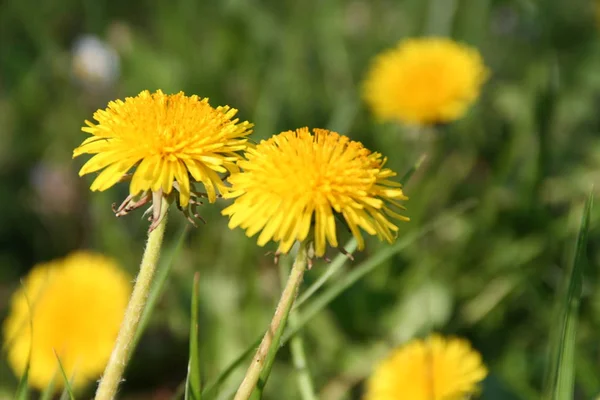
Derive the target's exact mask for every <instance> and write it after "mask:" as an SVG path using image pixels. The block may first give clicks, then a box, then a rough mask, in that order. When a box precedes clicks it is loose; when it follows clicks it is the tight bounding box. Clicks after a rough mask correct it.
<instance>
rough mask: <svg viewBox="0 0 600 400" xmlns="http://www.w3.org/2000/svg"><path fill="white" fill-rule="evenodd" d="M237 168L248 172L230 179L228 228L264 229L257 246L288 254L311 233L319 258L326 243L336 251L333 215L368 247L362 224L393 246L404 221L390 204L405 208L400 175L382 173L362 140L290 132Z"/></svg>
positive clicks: (254, 150) (252, 232) (252, 151)
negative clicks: (273, 244) (270, 245)
mask: <svg viewBox="0 0 600 400" xmlns="http://www.w3.org/2000/svg"><path fill="white" fill-rule="evenodd" d="M245 155H246V157H247V160H242V161H240V162H239V163H238V165H239V166H240V168H241V169H242V170H243V172H240V173H238V174H234V175H232V176H231V177H230V178H229V182H230V183H231V185H232V188H231V192H230V193H229V194H227V195H226V197H230V198H235V201H234V203H233V204H232V205H231V206H229V207H227V208H226V209H225V210H223V214H224V215H228V216H230V221H229V227H230V228H232V229H233V228H235V227H237V226H241V227H242V228H243V229H245V230H246V234H247V235H248V236H253V235H255V234H256V233H257V232H259V231H261V230H262V232H261V234H260V235H259V237H258V244H259V246H264V245H265V244H266V243H267V242H268V241H269V240H274V241H276V242H279V249H278V251H280V252H283V253H286V252H288V251H289V250H290V248H291V247H292V245H293V244H294V242H295V241H296V240H300V241H302V240H304V239H306V238H307V236H308V235H309V233H310V232H311V229H312V233H313V234H314V245H315V253H316V255H317V256H322V255H323V254H324V252H325V246H326V242H329V244H330V245H331V246H333V247H337V246H338V242H337V236H336V223H335V218H336V214H337V215H338V216H340V217H342V218H343V219H344V220H345V221H346V223H347V225H348V227H349V228H350V230H351V232H352V234H353V235H354V236H355V237H356V239H357V241H358V247H359V248H360V249H362V248H363V247H364V241H363V238H362V235H361V233H360V230H359V229H358V228H359V227H360V228H362V229H363V230H365V231H366V232H367V233H368V234H370V235H377V236H378V237H379V238H380V239H386V240H387V241H389V242H392V241H393V240H394V238H395V235H394V233H395V232H396V231H397V230H398V228H397V227H396V225H394V224H393V223H391V222H390V221H389V220H388V216H389V217H392V218H395V219H397V220H400V221H407V220H408V218H406V217H404V216H401V215H399V214H397V213H396V212H395V211H393V210H392V209H391V208H390V205H391V206H393V207H396V208H399V209H404V207H402V205H400V204H399V203H398V202H397V201H396V200H406V199H407V197H406V196H405V195H404V193H403V192H402V189H401V185H400V184H399V183H396V182H393V181H391V180H390V178H392V177H393V176H395V175H396V173H395V172H392V171H391V170H390V169H388V168H384V167H383V166H384V164H385V158H383V157H382V156H381V154H379V153H371V152H370V151H369V150H368V149H366V148H365V147H363V145H362V144H361V143H358V142H354V141H351V140H350V139H349V138H347V137H345V136H342V135H340V134H338V133H335V132H330V131H327V130H325V129H314V130H313V134H311V133H310V132H309V130H308V128H301V129H297V130H296V131H287V132H283V133H281V134H279V135H276V136H273V137H272V138H271V139H269V140H266V141H264V140H263V141H261V143H260V144H258V145H257V146H256V147H255V148H251V149H248V150H247V152H246V154H245Z"/></svg>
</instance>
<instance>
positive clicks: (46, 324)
mask: <svg viewBox="0 0 600 400" xmlns="http://www.w3.org/2000/svg"><path fill="white" fill-rule="evenodd" d="M130 292H131V283H130V279H129V278H128V276H127V275H126V274H125V273H124V272H123V271H122V270H120V269H119V267H118V265H117V264H116V263H115V261H113V260H111V259H109V258H106V257H104V256H102V255H98V254H94V253H89V252H76V253H73V254H71V255H69V256H68V257H66V258H64V259H59V260H54V261H50V262H48V263H43V264H39V265H37V266H36V267H35V268H33V269H32V270H31V272H30V273H29V275H28V276H27V277H26V278H25V280H24V282H23V285H22V287H21V288H20V289H19V290H17V291H16V292H15V293H14V295H13V297H12V301H11V308H10V311H9V314H8V317H7V319H6V320H5V322H4V326H3V328H4V346H5V347H6V350H7V355H8V361H9V364H10V365H11V367H12V368H13V370H14V371H15V373H16V374H17V375H19V376H20V375H22V374H23V372H24V371H25V368H26V365H27V360H28V357H29V352H30V349H31V364H30V370H29V384H30V385H31V386H32V387H35V388H38V389H44V388H45V387H47V386H48V384H49V383H50V382H51V380H52V379H53V377H54V376H55V374H57V375H56V376H57V379H56V384H57V387H60V386H62V378H61V376H60V372H58V369H57V368H58V363H57V360H56V355H55V353H54V352H55V351H56V354H58V356H59V357H60V361H61V362H62V364H63V367H64V368H65V372H66V374H67V376H69V377H73V385H74V386H75V387H81V386H83V385H84V384H86V383H87V382H89V381H91V380H94V379H96V378H98V377H99V376H100V374H102V371H103V369H104V367H105V365H106V363H107V362H108V358H109V356H110V353H111V351H112V348H113V345H114V342H115V339H116V337H117V332H118V331H119V326H120V324H121V320H122V319H123V315H124V313H125V307H126V306H127V301H128V299H129V294H130ZM31 327H32V328H33V335H32V334H31Z"/></svg>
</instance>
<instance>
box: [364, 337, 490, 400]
mask: <svg viewBox="0 0 600 400" xmlns="http://www.w3.org/2000/svg"><path fill="white" fill-rule="evenodd" d="M486 375H487V369H486V368H485V366H484V365H483V362H482V360H481V356H480V354H479V353H477V352H476V351H475V350H473V349H472V348H471V346H470V345H469V343H468V342H467V341H466V340H463V339H457V338H443V337H441V336H439V335H432V336H431V337H429V338H427V339H425V340H421V339H417V340H413V341H411V342H409V343H407V344H405V345H404V346H401V347H400V348H398V349H397V350H395V351H394V352H392V354H391V355H390V356H389V357H388V358H387V359H385V360H384V361H383V362H381V364H379V365H378V366H377V367H376V369H375V371H374V372H373V374H372V375H371V377H370V378H369V380H368V382H367V391H366V394H365V396H364V400H398V399H410V400H464V399H467V398H469V395H471V394H473V393H476V392H477V391H478V383H479V382H481V381H482V380H483V379H484V378H485V377H486Z"/></svg>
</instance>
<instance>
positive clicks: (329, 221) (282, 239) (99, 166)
mask: <svg viewBox="0 0 600 400" xmlns="http://www.w3.org/2000/svg"><path fill="white" fill-rule="evenodd" d="M236 113H237V110H235V109H232V108H229V107H217V108H213V107H211V106H210V105H209V103H208V100H207V99H200V98H198V97H197V96H190V97H188V96H185V95H184V94H183V93H179V94H175V95H165V94H164V93H162V92H161V91H157V92H156V93H150V92H148V91H144V92H142V93H140V94H139V95H138V96H136V97H129V98H126V99H125V101H115V102H111V103H109V106H108V108H107V109H105V110H99V111H97V112H96V113H95V114H94V119H95V120H96V121H97V123H96V124H94V123H92V122H88V121H86V124H87V126H86V127H84V128H83V130H84V131H85V132H88V133H90V134H91V136H90V137H89V138H88V139H86V140H85V141H84V142H83V143H82V144H81V145H80V146H79V147H77V148H76V149H75V151H74V153H73V156H74V157H76V156H79V155H81V154H84V153H87V154H94V156H93V157H92V158H91V159H89V160H88V161H87V162H86V163H85V164H84V165H83V167H82V168H81V170H80V175H84V174H88V173H93V172H99V174H98V176H97V177H96V178H95V180H94V181H93V183H92V186H91V189H92V190H105V189H108V188H109V187H111V186H113V185H115V184H116V183H117V182H120V181H122V180H123V179H131V182H130V184H129V192H130V195H129V197H128V198H127V199H126V201H125V202H124V203H123V204H122V205H121V206H120V207H119V208H118V209H117V210H116V211H117V213H118V214H119V213H121V214H123V213H126V212H128V211H130V210H131V209H134V208H137V207H139V206H141V205H144V204H148V203H152V207H153V208H154V212H153V215H154V217H156V215H158V214H159V213H158V212H157V210H156V208H157V205H158V204H160V203H161V202H160V201H158V199H160V197H161V196H166V197H168V198H169V199H171V200H172V201H175V202H177V205H178V207H180V208H181V209H182V210H183V211H184V212H185V213H186V214H187V213H188V211H189V210H188V207H190V206H193V205H195V204H197V203H198V202H199V201H200V199H202V198H206V199H207V200H208V201H209V202H210V203H213V202H215V200H216V198H217V197H218V196H222V197H224V198H225V199H233V203H232V204H231V205H229V206H228V207H226V208H225V209H224V210H223V211H222V213H223V214H224V215H227V216H229V218H230V220H229V226H230V228H232V229H233V228H235V227H238V226H239V227H241V228H243V229H244V230H245V231H246V234H247V235H248V236H253V235H255V234H257V233H258V232H260V235H259V237H258V244H259V245H261V246H263V245H265V244H266V243H267V242H269V241H271V240H272V241H275V242H277V243H278V244H279V248H278V251H280V252H282V253H286V252H288V251H289V250H290V248H291V247H292V245H293V244H294V243H295V242H296V241H303V240H306V239H307V238H309V239H311V240H312V241H313V243H314V250H315V254H316V255H317V256H322V255H323V254H324V253H325V249H326V245H327V244H329V245H330V246H332V247H338V240H337V230H336V217H338V218H339V219H341V220H343V221H344V223H345V225H347V227H348V229H349V230H350V231H351V233H352V235H353V236H354V237H355V238H356V240H357V242H358V245H359V248H363V247H364V240H363V237H362V234H361V230H362V231H364V232H366V233H367V234H369V235H376V236H377V237H379V238H380V239H383V240H386V241H388V242H392V241H393V240H394V238H395V236H396V233H397V231H398V227H397V226H396V225H395V224H394V223H393V222H392V221H393V220H398V221H404V220H407V218H406V217H404V216H402V215H400V214H399V210H402V209H403V206H402V204H400V201H403V200H406V199H407V198H406V196H405V195H404V193H403V191H402V187H401V185H400V184H399V183H397V182H395V181H393V177H394V176H395V175H396V174H395V173H394V172H393V171H392V170H390V169H389V168H385V167H384V164H385V162H386V159H385V158H384V157H383V156H382V155H381V154H379V153H375V152H371V151H369V150H368V149H366V148H365V147H364V146H363V145H362V144H360V143H359V142H355V141H352V140H350V139H349V138H347V137H346V136H343V135H340V134H338V133H335V132H331V131H328V130H325V129H313V130H312V132H311V131H310V130H309V129H308V128H301V129H297V130H295V131H287V132H283V133H280V134H278V135H275V136H273V137H272V138H270V139H268V140H263V141H261V142H260V143H259V144H258V145H253V144H251V143H250V142H249V135H250V134H251V132H252V124H250V123H248V122H240V121H239V119H235V118H234V117H235V115H236ZM131 169H135V171H134V172H133V173H132V174H130V173H129V172H130V170H131ZM224 175H225V176H227V178H226V180H224V179H223V178H222V177H223V176H224ZM198 184H199V185H201V187H202V188H203V189H204V191H202V192H200V191H197V190H196V189H195V186H196V185H198ZM155 223H156V221H154V222H153V224H155Z"/></svg>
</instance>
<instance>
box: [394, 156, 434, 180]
mask: <svg viewBox="0 0 600 400" xmlns="http://www.w3.org/2000/svg"><path fill="white" fill-rule="evenodd" d="M426 158H427V155H425V154H423V155H422V156H421V157H419V159H418V160H417V162H416V163H414V165H413V166H412V167H410V168H409V169H408V171H406V172H405V173H404V175H402V177H401V178H400V179H399V181H400V183H401V184H402V186H406V184H407V183H408V181H410V178H412V176H413V175H414V173H415V172H417V170H418V169H419V168H420V167H421V164H423V162H424V161H425V159H426Z"/></svg>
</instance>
